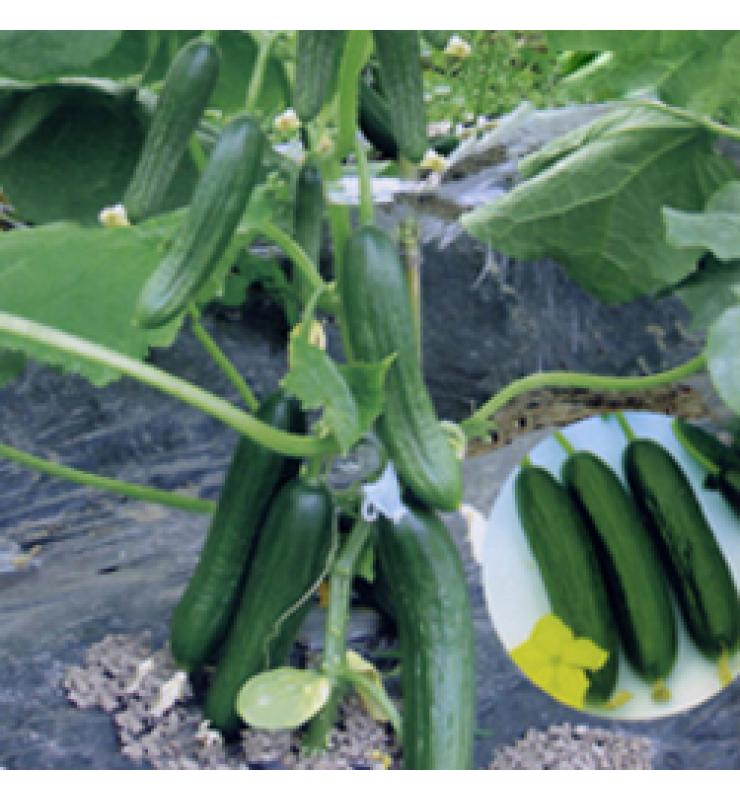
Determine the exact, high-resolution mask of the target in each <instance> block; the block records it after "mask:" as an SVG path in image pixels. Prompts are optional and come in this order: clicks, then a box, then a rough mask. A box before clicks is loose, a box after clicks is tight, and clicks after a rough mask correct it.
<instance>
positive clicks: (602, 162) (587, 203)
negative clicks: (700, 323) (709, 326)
mask: <svg viewBox="0 0 740 800" xmlns="http://www.w3.org/2000/svg"><path fill="white" fill-rule="evenodd" d="M711 143H712V138H711V137H710V136H709V134H707V133H706V132H705V131H704V130H703V129H702V128H700V127H698V126H696V125H693V124H691V123H689V122H687V121H684V120H680V119H677V118H676V117H673V116H671V115H670V114H668V113H666V112H663V111H659V110H656V109H647V108H640V109H618V110H616V111H614V112H612V113H610V114H609V115H608V116H607V117H604V118H601V119H599V120H596V122H594V123H592V124H591V125H589V126H586V127H585V128H584V129H581V130H579V131H577V132H575V133H573V134H568V135H567V136H566V137H563V139H561V140H557V141H556V142H555V143H553V144H552V145H550V146H549V148H548V150H547V152H546V154H545V156H543V157H540V159H539V161H534V166H533V162H530V163H529V174H532V175H533V177H531V179H530V180H528V181H526V182H524V183H522V184H520V185H519V186H517V187H516V188H515V189H513V190H512V191H511V192H509V193H508V194H506V195H504V196H502V197H501V198H500V199H498V200H496V201H494V202H493V203H490V204H488V205H486V206H483V207H481V208H479V209H476V210H475V211H472V212H470V213H468V214H465V215H463V217H462V224H463V226H464V227H465V228H466V229H467V230H468V231H469V232H470V233H471V234H472V235H473V236H476V237H477V238H479V239H481V240H482V241H484V242H486V243H487V244H489V245H491V246H492V247H494V248H496V249H498V250H501V251H503V252H504V253H506V254H507V255H509V256H513V257H516V258H521V259H530V260H533V259H538V258H543V257H551V258H554V259H555V260H557V261H559V262H560V263H561V264H563V265H564V266H565V268H566V269H567V270H568V272H569V273H570V275H571V276H572V277H573V278H574V279H575V280H576V281H578V282H579V283H580V284H581V285H582V286H584V287H585V288H586V289H587V290H588V291H590V292H591V293H593V294H594V295H596V296H597V297H599V298H601V299H602V300H605V301H606V302H610V303H618V302H626V301H628V300H632V299H634V298H636V297H639V296H641V295H644V294H649V293H654V292H657V291H659V290H661V289H664V288H666V287H668V286H672V285H673V284H675V283H677V282H678V281H679V280H681V279H682V278H684V277H685V276H686V275H688V274H689V273H690V272H691V271H692V270H693V269H694V267H695V264H696V261H697V259H698V258H699V256H700V255H701V252H702V251H701V250H700V249H696V250H676V249H674V248H672V247H671V246H669V245H668V244H667V243H666V241H665V237H664V235H663V224H662V216H661V211H662V208H663V206H665V205H668V204H669V203H670V204H671V205H674V206H676V207H680V208H683V209H686V210H690V211H694V210H699V209H701V208H703V207H704V205H705V203H706V200H707V198H708V197H709V196H710V195H711V194H712V193H713V192H714V191H715V190H716V189H717V188H718V187H719V186H720V185H722V184H723V183H725V182H726V181H727V180H730V179H731V178H733V177H736V175H737V169H736V168H735V166H734V165H733V164H732V163H731V162H729V161H728V160H726V159H723V158H721V157H720V156H717V155H716V154H714V153H713V152H712V147H711ZM526 168H527V165H526V163H525V171H526Z"/></svg>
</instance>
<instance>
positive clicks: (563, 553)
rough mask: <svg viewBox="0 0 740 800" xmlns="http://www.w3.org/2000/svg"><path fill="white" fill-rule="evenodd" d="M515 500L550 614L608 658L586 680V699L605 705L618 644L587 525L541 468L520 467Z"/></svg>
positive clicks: (611, 687)
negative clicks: (592, 643)
mask: <svg viewBox="0 0 740 800" xmlns="http://www.w3.org/2000/svg"><path fill="white" fill-rule="evenodd" d="M514 498H515V502H516V509H517V513H518V515H519V519H520V521H521V523H522V528H523V530H524V533H525V535H526V537H527V540H528V542H529V545H530V547H531V549H532V553H533V555H534V558H535V561H536V562H537V566H538V567H539V570H540V574H541V576H542V580H543V583H544V585H545V590H546V592H547V596H548V598H549V600H550V605H551V606H552V611H553V613H554V614H555V616H557V617H558V618H559V619H561V620H562V621H563V622H564V623H565V624H566V625H567V626H568V627H569V628H570V629H571V630H572V631H573V633H574V635H575V636H578V637H581V638H586V639H590V640H591V641H592V642H594V643H595V644H597V645H598V646H599V647H601V648H603V649H604V650H606V652H607V653H608V657H607V661H606V663H605V664H604V666H603V667H601V668H600V669H599V670H597V671H596V672H593V673H592V674H591V675H590V686H589V690H588V695H587V698H588V700H590V701H595V702H604V701H606V700H607V699H608V698H609V696H610V695H611V693H612V692H613V691H614V686H615V685H616V682H617V670H618V648H619V641H618V634H617V628H616V624H615V621H614V617H613V614H612V611H611V607H610V604H609V598H608V595H607V590H606V584H605V582H604V578H603V575H602V572H601V569H600V567H599V562H598V559H597V557H596V552H595V550H594V547H593V545H592V543H591V538H590V534H589V531H588V527H587V525H586V521H585V520H584V519H583V517H582V516H581V513H580V511H579V510H578V507H577V506H576V504H575V502H574V501H573V500H572V499H571V496H570V494H569V493H568V490H567V489H566V488H565V487H564V486H563V485H562V484H561V483H559V482H558V481H557V480H556V479H555V478H554V477H553V476H552V475H551V474H550V473H549V472H548V471H547V470H545V469H542V468H541V467H535V466H531V465H522V467H521V468H520V471H519V474H518V475H517V477H516V479H515V482H514Z"/></svg>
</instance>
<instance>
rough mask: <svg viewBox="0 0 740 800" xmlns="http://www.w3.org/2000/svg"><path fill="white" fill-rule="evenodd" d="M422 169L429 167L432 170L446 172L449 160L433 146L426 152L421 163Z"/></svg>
mask: <svg viewBox="0 0 740 800" xmlns="http://www.w3.org/2000/svg"><path fill="white" fill-rule="evenodd" d="M419 166H420V167H421V169H429V170H431V171H432V172H444V170H445V167H446V166H447V160H446V159H445V157H444V156H441V155H440V154H439V153H438V152H437V151H436V150H432V149H431V148H430V149H429V150H427V151H426V153H424V158H423V159H422V160H421V164H419Z"/></svg>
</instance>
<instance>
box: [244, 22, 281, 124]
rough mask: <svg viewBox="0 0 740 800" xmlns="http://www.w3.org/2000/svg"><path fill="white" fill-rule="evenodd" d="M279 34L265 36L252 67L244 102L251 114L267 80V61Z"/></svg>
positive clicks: (273, 33)
mask: <svg viewBox="0 0 740 800" xmlns="http://www.w3.org/2000/svg"><path fill="white" fill-rule="evenodd" d="M276 36H277V33H276V32H274V31H273V32H272V33H269V34H267V35H266V36H265V38H264V39H263V40H262V42H261V43H260V46H259V52H258V53H257V59H256V61H255V63H254V67H253V68H252V76H251V78H250V80H249V87H248V88H247V97H246V101H245V103H244V106H245V108H246V110H247V111H248V112H249V113H250V114H251V113H254V111H255V110H256V108H257V102H258V101H259V96H260V92H261V91H262V84H263V83H264V80H265V69H266V68H267V61H268V59H269V57H270V52H271V51H272V45H273V43H274V41H275V37H276Z"/></svg>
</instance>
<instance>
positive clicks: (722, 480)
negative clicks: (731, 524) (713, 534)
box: [704, 469, 740, 514]
mask: <svg viewBox="0 0 740 800" xmlns="http://www.w3.org/2000/svg"><path fill="white" fill-rule="evenodd" d="M704 485H705V486H706V487H707V489H718V490H719V492H720V493H721V494H722V497H724V498H725V500H726V501H727V504H728V505H729V506H730V508H732V509H733V510H734V511H735V512H736V513H737V514H740V469H724V470H722V472H720V473H719V475H709V476H708V477H707V479H706V481H705V482H704Z"/></svg>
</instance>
